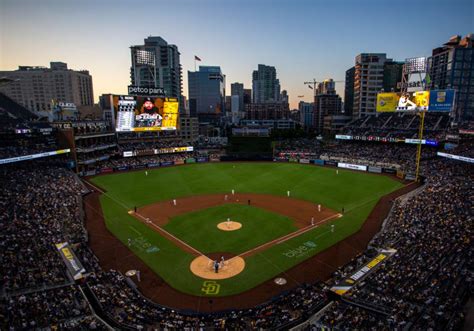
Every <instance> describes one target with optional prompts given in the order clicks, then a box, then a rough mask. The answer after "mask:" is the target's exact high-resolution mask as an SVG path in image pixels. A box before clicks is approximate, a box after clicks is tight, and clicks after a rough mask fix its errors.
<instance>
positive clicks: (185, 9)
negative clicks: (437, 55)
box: [0, 0, 474, 108]
mask: <svg viewBox="0 0 474 331" xmlns="http://www.w3.org/2000/svg"><path fill="white" fill-rule="evenodd" d="M473 17H474V2H473V1H469V0H462V1H461V0H459V1H458V0H450V1H438V0H434V1H428V0H423V1H418V0H411V1H404V0H403V1H382V0H378V1H375V0H374V1H366V0H359V1H348V0H346V1H338V0H336V1H318V0H294V1H290V0H286V1H283V0H240V1H236V0H228V1H224V0H173V1H171V0H168V1H159V0H158V1H131V0H128V1H124V0H118V1H112V0H104V1H100V0H98V1H97V0H96V1H92V0H81V1H71V0H42V1H38V0H0V30H1V32H0V33H1V39H0V69H2V70H10V69H16V68H17V67H18V66H19V65H38V66H49V62H50V61H63V62H66V63H68V65H69V68H72V69H87V70H89V71H90V73H91V75H92V77H93V83H94V95H95V99H96V100H98V97H99V95H100V94H102V93H115V94H124V93H126V88H127V85H129V84H130V50H129V47H130V46H131V45H136V44H142V43H143V39H144V38H145V37H147V36H149V35H155V36H161V37H163V38H164V39H165V40H167V41H168V42H169V43H170V44H175V45H177V46H178V49H179V51H180V52H181V63H182V65H183V82H184V84H183V94H184V95H187V94H188V93H187V92H188V91H187V71H188V70H194V61H193V59H194V55H197V56H199V57H200V58H201V59H202V62H201V63H200V64H202V65H218V66H221V68H222V71H223V72H224V74H225V75H226V79H227V80H226V82H227V94H230V84H231V83H233V82H243V83H244V84H245V87H246V88H251V74H252V71H253V70H254V69H256V68H257V65H258V64H259V63H261V64H267V65H272V66H275V67H276V69H277V74H278V78H279V79H280V84H281V87H282V89H286V90H288V93H289V96H290V103H291V107H292V108H296V107H297V104H298V101H299V100H301V99H298V98H297V96H298V95H304V98H303V99H302V100H305V101H311V96H312V91H311V90H310V89H308V88H307V87H306V86H304V85H303V82H304V81H306V80H312V79H313V78H316V80H323V79H325V78H333V79H335V80H344V73H345V70H347V69H348V68H349V67H351V66H352V65H353V63H354V57H355V55H356V54H358V53H361V52H383V53H387V55H388V56H389V57H390V58H393V59H395V60H403V59H405V58H407V57H415V56H426V55H430V53H431V50H432V48H434V47H438V46H440V45H442V44H443V43H444V42H446V41H447V40H448V39H449V37H451V36H452V35H455V34H461V35H465V34H467V33H470V32H474V21H473ZM198 65H199V63H198ZM337 89H338V92H339V93H340V94H341V96H343V91H344V86H343V83H338V84H337Z"/></svg>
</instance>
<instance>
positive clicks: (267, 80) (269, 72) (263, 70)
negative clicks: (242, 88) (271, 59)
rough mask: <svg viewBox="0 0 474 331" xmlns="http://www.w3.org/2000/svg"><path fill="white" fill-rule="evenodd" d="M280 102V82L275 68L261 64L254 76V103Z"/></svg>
mask: <svg viewBox="0 0 474 331" xmlns="http://www.w3.org/2000/svg"><path fill="white" fill-rule="evenodd" d="M279 101H280V81H279V80H278V79H277V74H276V69H275V67H271V66H267V65H264V64H259V65H258V69H257V70H254V72H253V74H252V102H253V103H274V102H279Z"/></svg>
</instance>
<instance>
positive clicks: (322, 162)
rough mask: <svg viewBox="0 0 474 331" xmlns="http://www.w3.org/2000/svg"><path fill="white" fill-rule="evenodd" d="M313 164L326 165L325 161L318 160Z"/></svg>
mask: <svg viewBox="0 0 474 331" xmlns="http://www.w3.org/2000/svg"><path fill="white" fill-rule="evenodd" d="M312 162H313V163H314V164H317V165H324V160H320V159H317V160H312Z"/></svg>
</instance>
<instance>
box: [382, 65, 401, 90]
mask: <svg viewBox="0 0 474 331" xmlns="http://www.w3.org/2000/svg"><path fill="white" fill-rule="evenodd" d="M403 65H404V62H398V61H386V62H385V63H384V67H383V90H384V91H385V92H400V82H401V81H402V75H403Z"/></svg>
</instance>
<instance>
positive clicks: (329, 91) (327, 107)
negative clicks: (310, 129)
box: [314, 79, 342, 133]
mask: <svg viewBox="0 0 474 331" xmlns="http://www.w3.org/2000/svg"><path fill="white" fill-rule="evenodd" d="M341 112H342V100H341V98H340V97H339V95H337V94H336V83H335V82H334V80H333V79H325V80H324V81H323V82H321V83H319V84H318V87H317V88H316V96H315V98H314V128H315V129H316V132H318V133H321V132H322V130H323V126H324V117H325V116H328V115H336V114H340V113H341Z"/></svg>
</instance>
